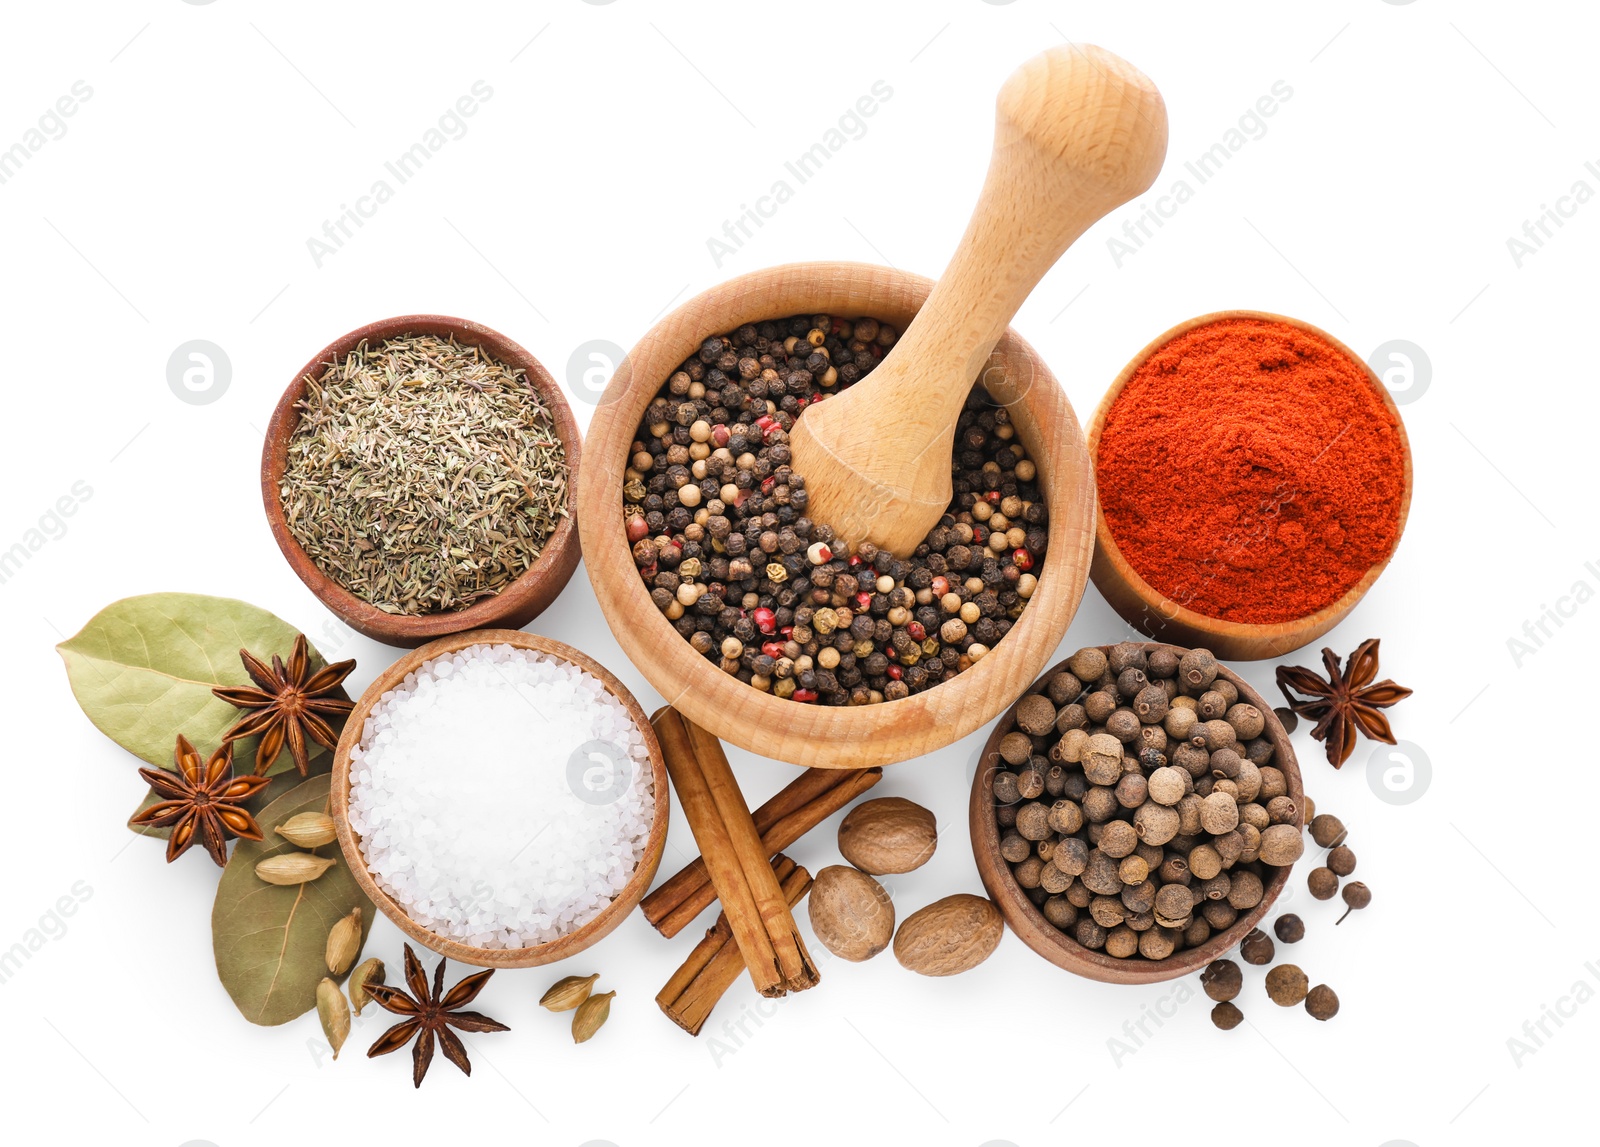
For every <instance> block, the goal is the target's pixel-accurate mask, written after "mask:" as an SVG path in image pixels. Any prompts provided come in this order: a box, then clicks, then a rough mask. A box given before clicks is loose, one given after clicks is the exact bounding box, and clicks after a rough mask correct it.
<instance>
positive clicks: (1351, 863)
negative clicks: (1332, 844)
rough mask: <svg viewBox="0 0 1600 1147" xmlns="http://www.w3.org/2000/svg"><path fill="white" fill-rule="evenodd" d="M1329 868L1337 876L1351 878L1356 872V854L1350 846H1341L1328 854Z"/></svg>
mask: <svg viewBox="0 0 1600 1147" xmlns="http://www.w3.org/2000/svg"><path fill="white" fill-rule="evenodd" d="M1328 868H1329V869H1330V870H1331V871H1332V872H1333V873H1334V875H1335V876H1349V875H1350V874H1351V873H1352V872H1354V871H1355V870H1356V854H1355V853H1353V852H1351V851H1350V846H1349V845H1345V844H1341V845H1340V846H1339V847H1338V848H1335V849H1334V850H1333V851H1331V852H1329V853H1328Z"/></svg>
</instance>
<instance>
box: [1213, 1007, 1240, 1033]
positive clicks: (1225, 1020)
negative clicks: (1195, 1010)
mask: <svg viewBox="0 0 1600 1147" xmlns="http://www.w3.org/2000/svg"><path fill="white" fill-rule="evenodd" d="M1211 1022H1212V1023H1214V1024H1216V1025H1217V1027H1219V1028H1221V1029H1222V1030H1223V1031H1225V1032H1231V1031H1232V1030H1233V1029H1234V1028H1236V1027H1238V1026H1239V1025H1240V1024H1242V1023H1244V1013H1243V1012H1241V1011H1240V1010H1239V1008H1238V1005H1237V1004H1234V1003H1233V1002H1232V1001H1230V1000H1224V1001H1223V1002H1222V1003H1220V1004H1218V1005H1217V1006H1216V1007H1214V1008H1212V1009H1211Z"/></svg>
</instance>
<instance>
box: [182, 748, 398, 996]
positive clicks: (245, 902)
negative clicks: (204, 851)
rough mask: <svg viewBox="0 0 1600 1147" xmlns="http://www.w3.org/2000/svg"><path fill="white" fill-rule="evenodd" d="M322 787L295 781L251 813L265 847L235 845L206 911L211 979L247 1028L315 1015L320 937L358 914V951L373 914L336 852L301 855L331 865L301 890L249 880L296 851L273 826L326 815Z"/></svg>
mask: <svg viewBox="0 0 1600 1147" xmlns="http://www.w3.org/2000/svg"><path fill="white" fill-rule="evenodd" d="M329 779H330V778H329V776H328V775H327V774H326V773H324V774H322V775H320V776H314V777H311V778H309V779H307V780H302V781H300V782H299V783H298V784H295V785H294V786H293V787H292V788H290V789H288V791H286V792H284V794H283V795H282V796H280V797H278V798H277V799H276V800H274V801H272V802H271V803H269V804H267V805H266V806H265V807H264V808H262V809H261V811H260V812H258V813H256V814H255V815H256V822H257V823H258V824H260V825H261V829H262V832H263V834H264V835H265V839H264V840H262V841H260V842H256V841H248V840H244V841H240V842H239V843H238V844H237V845H236V846H235V847H234V850H233V855H232V856H231V857H230V858H229V859H228V866H227V868H226V869H224V870H223V873H222V880H221V882H220V883H219V884H218V885H217V900H216V904H215V905H214V906H213V908H212V910H211V943H212V949H213V952H214V954H215V956H216V961H217V976H218V977H219V978H220V979H221V980H222V986H223V987H225V988H226V989H227V990H228V995H230V996H231V997H233V1002H234V1004H235V1005H237V1007H238V1008H239V1011H240V1012H241V1013H242V1014H243V1015H244V1018H245V1019H247V1020H249V1021H250V1022H251V1023H255V1024H263V1025H267V1026H270V1025H275V1024H282V1023H287V1022H288V1021H290V1020H292V1019H294V1018H295V1017H296V1016H299V1015H302V1014H304V1013H305V1012H308V1011H310V1010H312V1009H313V1008H315V1007H316V1005H317V983H318V982H319V981H320V980H321V979H322V978H323V977H324V976H326V975H328V969H327V965H326V963H325V958H326V953H327V942H328V931H329V929H331V928H332V927H333V925H334V923H335V922H336V921H338V920H339V919H340V918H341V917H344V916H348V915H349V914H350V910H351V909H352V908H355V907H356V906H358V905H359V906H360V908H361V942H362V944H365V943H366V940H367V933H368V932H369V931H370V930H371V928H372V919H373V913H374V911H375V909H374V908H373V906H372V902H371V901H369V900H368V899H367V897H366V895H365V894H364V893H363V892H362V891H361V888H360V886H359V885H357V884H356V881H355V877H354V876H352V875H351V874H350V869H349V867H348V866H347V865H346V863H345V859H344V856H343V854H342V853H341V852H340V851H339V846H338V844H328V845H323V846H322V847H321V848H313V849H307V850H305V851H308V852H310V853H312V854H313V855H315V856H327V857H332V858H333V859H334V860H335V861H336V862H337V863H335V864H334V866H333V867H332V868H330V869H328V871H326V872H324V873H323V874H322V875H321V876H319V877H318V878H317V879H315V880H311V881H307V882H306V883H305V884H296V885H290V886H283V885H277V884H268V883H266V882H265V881H263V880H261V879H260V878H258V877H257V876H256V873H255V867H256V865H257V864H259V863H260V862H261V861H263V860H265V859H266V858H267V857H269V856H278V855H280V854H282V853H285V852H293V851H298V850H296V849H295V847H294V846H293V845H291V844H289V843H288V842H287V841H285V840H283V839H282V838H281V837H279V836H278V835H277V834H276V833H275V832H273V826H274V825H279V824H282V823H283V822H284V821H286V820H288V819H289V818H290V817H292V816H294V815H295V814H296V813H301V812H327V811H328V807H329V801H328V783H329ZM277 783H278V782H274V784H275V785H276V784H277ZM356 962H359V961H356ZM336 978H338V979H342V977H336Z"/></svg>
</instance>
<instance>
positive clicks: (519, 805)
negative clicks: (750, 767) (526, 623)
mask: <svg viewBox="0 0 1600 1147" xmlns="http://www.w3.org/2000/svg"><path fill="white" fill-rule="evenodd" d="M654 814H655V791H654V786H653V778H652V774H651V768H650V753H649V749H648V747H647V746H646V744H645V740H644V737H643V736H642V734H641V733H640V731H639V727H638V726H637V725H636V724H635V723H634V720H633V717H632V716H631V714H630V713H629V712H628V710H627V709H626V708H625V707H624V706H623V704H622V703H621V702H620V701H618V700H617V699H616V698H615V697H613V696H612V695H611V694H610V693H609V692H607V691H606V688H605V685H604V684H603V683H602V682H601V681H600V680H599V679H598V678H596V677H594V676H592V675H590V674H589V673H587V672H585V671H584V670H583V669H582V668H581V667H579V666H577V665H574V664H572V663H571V662H568V661H564V660H562V659H561V658H558V657H554V656H550V655H548V654H543V653H538V652H535V651H533V650H526V649H517V648H515V647H513V646H510V645H492V646H491V645H474V646H471V647H469V648H467V649H463V650H461V651H460V652H457V653H452V654H449V655H447V656H444V657H438V658H435V659H433V660H431V661H427V662H424V663H423V664H422V665H421V666H420V667H419V668H418V669H417V670H416V672H415V673H411V674H408V675H407V676H406V679H405V680H404V681H403V682H402V683H401V684H400V686H399V687H398V688H396V689H394V690H391V691H390V692H388V693H385V694H384V695H383V697H382V698H381V699H380V700H379V702H378V704H377V705H375V706H374V707H373V709H372V713H371V715H370V716H369V717H368V718H367V721H366V724H365V725H364V726H363V727H362V730H361V743H360V744H359V745H358V746H357V747H356V748H355V749H353V750H352V751H351V754H350V826H351V828H353V829H354V830H355V831H356V832H357V833H358V834H360V837H361V852H362V855H363V856H364V857H365V859H366V862H367V867H368V869H369V870H370V871H371V872H372V876H373V879H374V880H376V881H377V883H378V886H379V887H380V888H382V889H383V890H384V891H385V892H386V893H388V894H389V895H390V896H391V897H393V898H394V900H395V901H396V903H398V904H399V905H400V906H401V907H402V908H404V909H405V911H406V914H407V915H408V916H410V917H411V919H413V920H415V921H416V922H417V923H418V924H421V925H422V926H423V927H425V928H427V929H428V930H429V931H431V932H434V933H436V934H437V935H440V936H446V937H449V938H450V939H453V940H459V941H461V942H463V943H466V944H472V945H474V946H476V947H480V948H524V947H528V946H530V945H534V944H542V943H546V942H547V941H550V940H554V939H557V938H558V937H560V936H564V935H566V934H567V933H569V932H572V931H573V930H574V929H576V928H579V927H581V926H582V925H584V924H586V923H588V922H589V921H590V920H593V919H594V918H595V917H596V916H597V915H599V913H600V912H601V911H602V910H603V909H604V908H605V907H606V906H607V905H608V904H610V903H611V902H612V901H613V900H614V899H615V898H616V896H617V894H618V893H619V892H621V891H622V888H623V886H624V885H626V884H627V883H628V880H629V878H631V877H632V876H633V874H634V872H635V871H636V870H637V869H638V867H639V862H640V861H641V860H642V859H643V857H644V850H645V844H646V842H647V840H648V839H649V836H650V825H651V822H652V821H653V820H654Z"/></svg>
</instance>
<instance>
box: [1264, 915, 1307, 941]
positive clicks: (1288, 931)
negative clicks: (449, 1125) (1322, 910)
mask: <svg viewBox="0 0 1600 1147" xmlns="http://www.w3.org/2000/svg"><path fill="white" fill-rule="evenodd" d="M1272 931H1273V934H1274V935H1275V936H1277V937H1278V939H1280V940H1282V941H1283V942H1284V943H1285V944H1298V943H1299V942H1300V941H1301V940H1304V939H1305V938H1306V922H1305V921H1304V920H1302V919H1300V917H1298V916H1296V915H1295V914H1294V913H1293V912H1285V913H1284V914H1283V915H1282V916H1279V917H1278V918H1277V920H1275V921H1273V924H1272Z"/></svg>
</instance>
